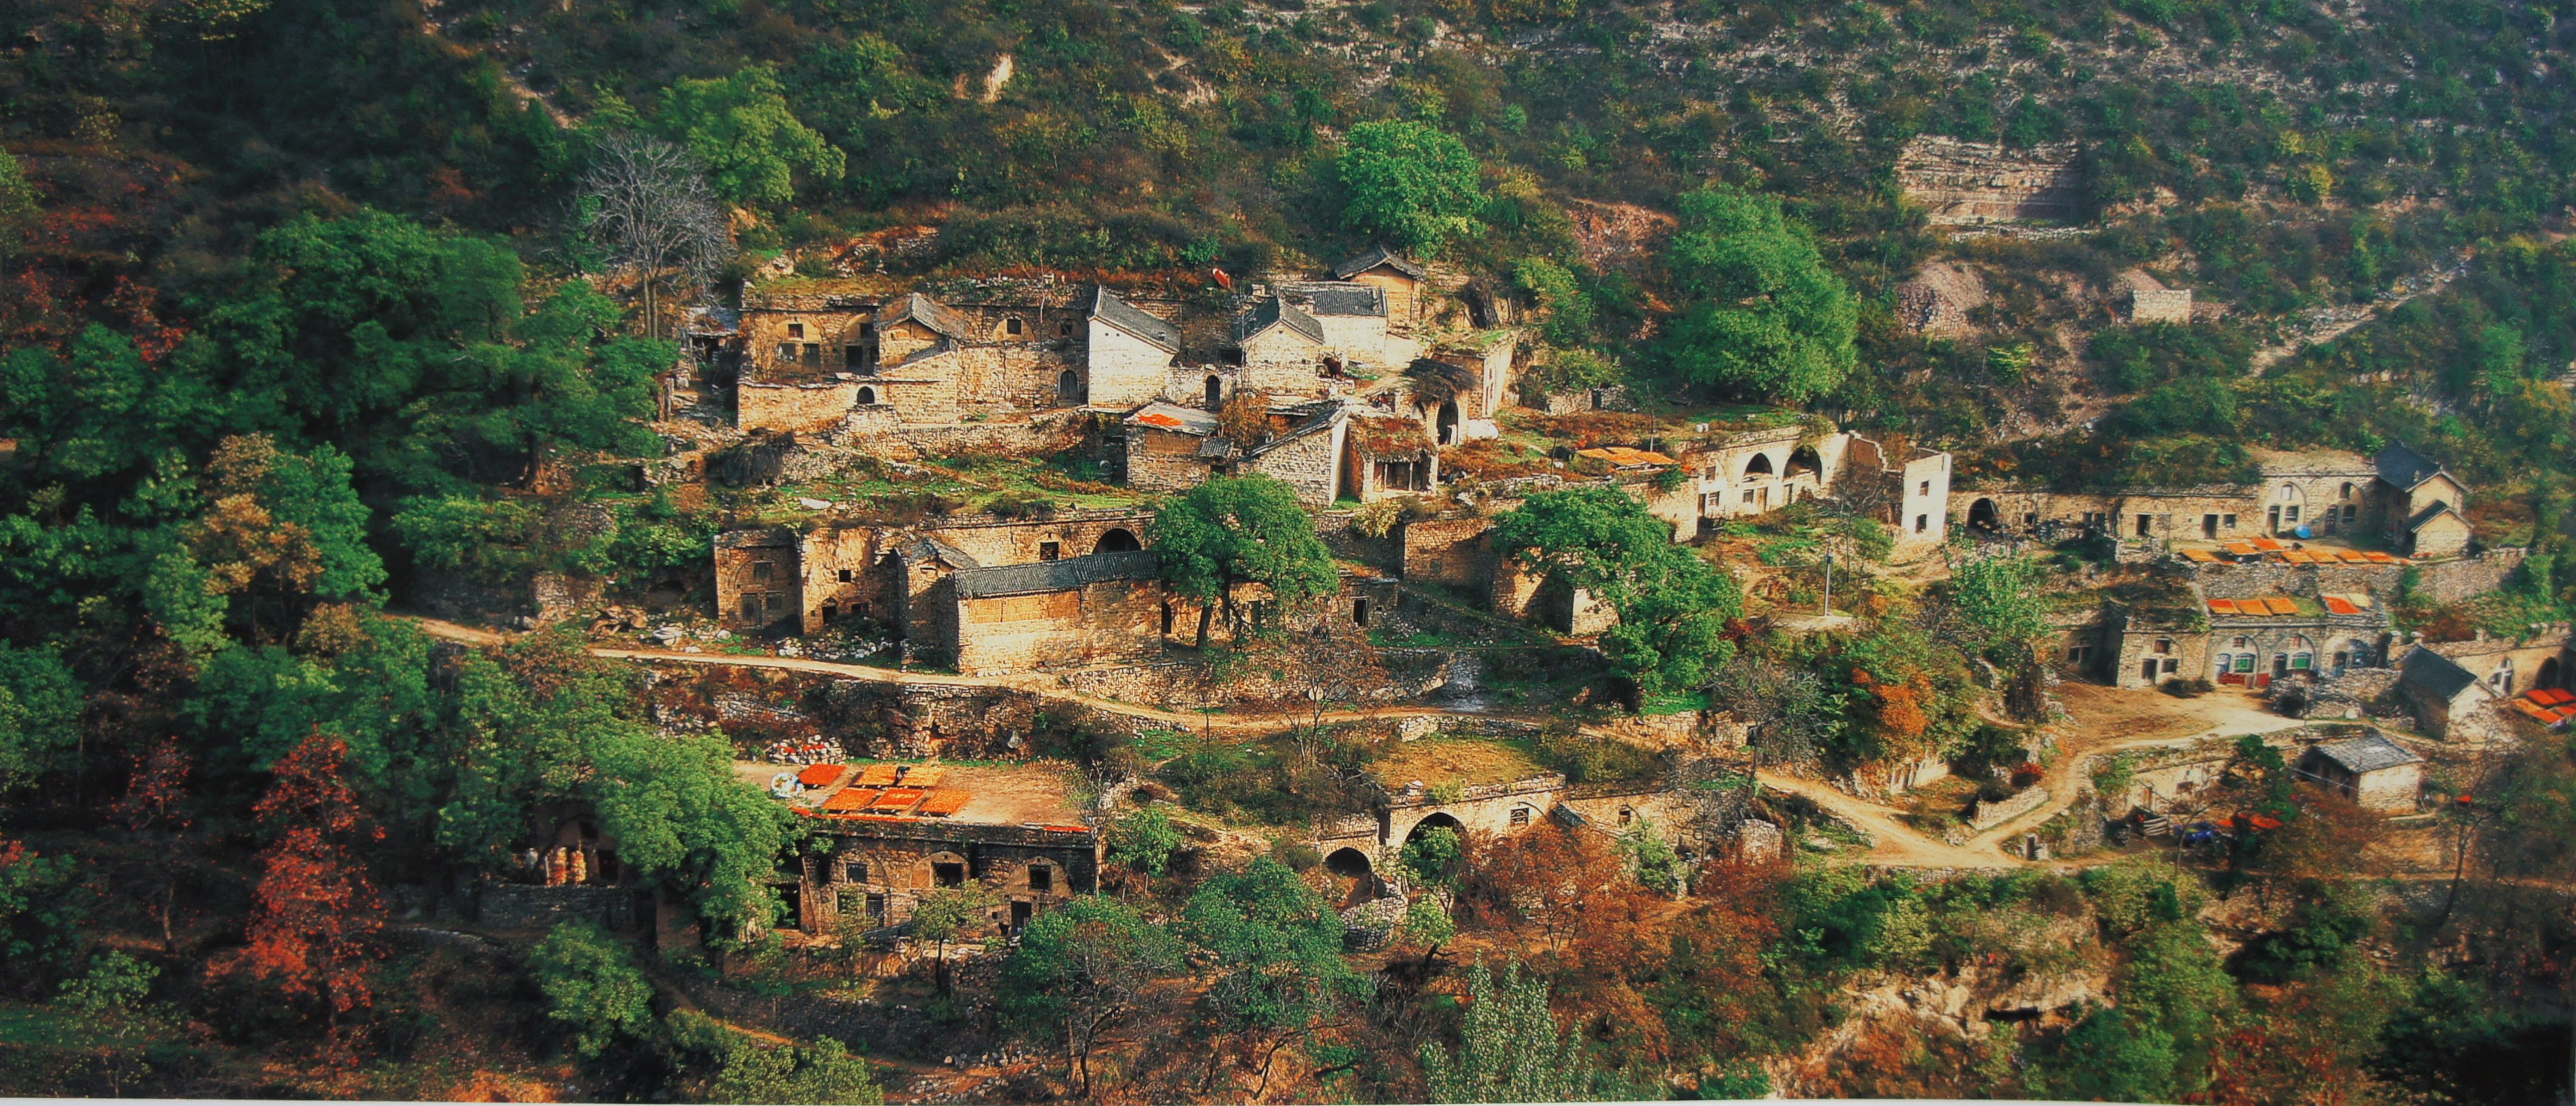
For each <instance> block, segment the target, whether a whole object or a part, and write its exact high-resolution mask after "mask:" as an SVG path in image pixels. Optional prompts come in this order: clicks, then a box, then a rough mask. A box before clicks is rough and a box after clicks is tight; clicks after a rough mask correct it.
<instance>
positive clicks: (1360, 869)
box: [1324, 845, 1376, 879]
mask: <svg viewBox="0 0 2576 1106" xmlns="http://www.w3.org/2000/svg"><path fill="white" fill-rule="evenodd" d="M1324 870H1325V871H1328V872H1331V873H1333V874H1334V875H1337V876H1340V877H1342V878H1343V879H1366V878H1368V876H1369V875H1370V874H1371V873H1373V872H1374V871H1375V870H1376V868H1375V865H1373V864H1372V863H1371V862H1370V861H1369V855H1368V854H1367V853H1364V852H1361V851H1359V850H1358V849H1354V848H1351V847H1350V846H1348V845H1345V846H1342V847H1341V848H1338V849H1335V850H1333V851H1332V852H1330V853H1326V854H1325V855H1324Z"/></svg>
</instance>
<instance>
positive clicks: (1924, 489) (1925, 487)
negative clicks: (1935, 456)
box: [1914, 480, 1932, 495]
mask: <svg viewBox="0 0 2576 1106" xmlns="http://www.w3.org/2000/svg"><path fill="white" fill-rule="evenodd" d="M1914 494H1916V495H1930V494H1932V482H1931V481H1929V480H1926V481H1924V482H1923V483H1922V484H1921V485H1920V486H1918V487H1916V488H1915V489H1914Z"/></svg>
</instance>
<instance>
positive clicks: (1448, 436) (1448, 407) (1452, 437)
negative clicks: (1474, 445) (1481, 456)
mask: <svg viewBox="0 0 2576 1106" xmlns="http://www.w3.org/2000/svg"><path fill="white" fill-rule="evenodd" d="M1433 425H1434V426H1436V427H1437V428H1438V433H1437V434H1436V435H1435V436H1434V438H1433V440H1434V441H1437V442H1439V443H1440V444H1442V445H1456V444H1458V401H1457V400H1454V399H1451V400H1443V401H1441V404H1440V414H1439V417H1438V418H1437V419H1436V420H1435V421H1434V423H1433Z"/></svg>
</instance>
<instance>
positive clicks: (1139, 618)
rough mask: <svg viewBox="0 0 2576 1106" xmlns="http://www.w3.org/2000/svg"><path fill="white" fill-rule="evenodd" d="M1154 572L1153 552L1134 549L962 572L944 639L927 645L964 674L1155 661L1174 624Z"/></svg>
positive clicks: (954, 580)
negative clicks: (1146, 660)
mask: <svg viewBox="0 0 2576 1106" xmlns="http://www.w3.org/2000/svg"><path fill="white" fill-rule="evenodd" d="M1155 568H1156V565H1155V557H1154V554H1153V552H1152V551H1150V550H1133V551H1129V552H1124V553H1095V554H1092V555H1090V556H1088V557H1068V558H1064V559H1062V560H1054V561H1040V562H1037V563H1035V564H1021V565H1000V566H993V567H975V568H966V569H960V570H958V571H956V572H955V573H953V574H951V576H950V577H949V580H948V587H949V594H950V597H951V598H950V600H949V601H950V602H951V603H953V608H951V609H949V610H947V611H945V612H944V613H945V614H946V617H945V618H944V619H942V620H941V621H942V623H943V625H941V626H940V627H939V629H941V630H944V631H946V640H944V641H942V640H938V639H933V640H932V641H930V642H928V643H926V644H928V645H929V646H930V651H932V652H934V653H938V654H942V655H945V656H948V657H950V658H952V660H953V663H954V665H955V667H956V669H957V671H959V672H960V673H963V674H965V675H969V676H990V675H999V674H1003V673H1009V672H1026V671H1030V670H1032V669H1037V668H1059V667H1063V668H1071V667H1082V666H1085V665H1093V664H1103V663H1107V662H1111V661H1126V660H1136V659H1140V658H1144V657H1149V656H1154V655H1156V654H1159V653H1161V652H1162V650H1163V639H1164V635H1165V634H1167V633H1169V632H1170V631H1171V629H1172V626H1173V619H1174V613H1173V610H1172V607H1171V605H1170V604H1168V603H1166V602H1164V597H1163V588H1162V585H1161V583H1160V582H1159V581H1157V580H1156V579H1155Z"/></svg>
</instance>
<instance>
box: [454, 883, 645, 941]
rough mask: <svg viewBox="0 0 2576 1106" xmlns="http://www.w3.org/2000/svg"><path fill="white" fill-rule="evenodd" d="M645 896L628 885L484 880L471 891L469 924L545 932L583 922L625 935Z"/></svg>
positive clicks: (631, 927)
mask: <svg viewBox="0 0 2576 1106" xmlns="http://www.w3.org/2000/svg"><path fill="white" fill-rule="evenodd" d="M649 895H650V893H649V892H646V891H643V890H641V889H638V888H633V887H593V886H585V885H580V884H568V885H562V886H555V887H546V886H542V885H539V884H533V883H497V882H485V883H482V884H478V885H476V887H475V889H474V920H475V922H476V923H477V924H479V925H481V926H483V927H484V928H486V929H525V930H544V929H552V928H554V927H555V926H556V925H558V924H560V923H563V922H574V921H586V922H590V923H592V924H594V925H598V926H601V927H604V928H607V929H612V930H619V931H624V930H631V929H634V928H635V924H636V918H637V917H638V916H639V912H638V910H637V905H636V900H637V899H638V898H648V899H649Z"/></svg>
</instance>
